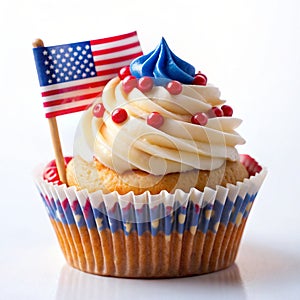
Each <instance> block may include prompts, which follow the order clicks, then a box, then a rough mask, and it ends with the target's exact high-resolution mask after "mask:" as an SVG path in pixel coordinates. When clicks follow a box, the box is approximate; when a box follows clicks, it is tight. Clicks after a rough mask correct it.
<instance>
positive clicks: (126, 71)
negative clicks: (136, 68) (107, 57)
mask: <svg viewBox="0 0 300 300" xmlns="http://www.w3.org/2000/svg"><path fill="white" fill-rule="evenodd" d="M118 75H119V78H120V79H121V80H123V79H124V78H125V77H127V76H129V75H131V72H130V66H126V67H123V68H121V69H120V71H119V74H118Z"/></svg>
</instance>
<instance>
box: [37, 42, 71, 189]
mask: <svg viewBox="0 0 300 300" xmlns="http://www.w3.org/2000/svg"><path fill="white" fill-rule="evenodd" d="M32 46H33V47H34V48H37V47H44V42H43V41H42V40H41V39H36V40H35V41H33V43H32ZM48 122H49V128H50V134H51V139H52V145H53V149H54V155H55V160H56V166H57V170H58V175H59V179H60V181H61V182H62V183H65V184H67V176H66V165H65V159H64V156H63V153H62V148H61V142H60V138H59V132H58V127H57V122H56V118H55V117H53V118H48Z"/></svg>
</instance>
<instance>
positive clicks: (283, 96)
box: [0, 0, 300, 299]
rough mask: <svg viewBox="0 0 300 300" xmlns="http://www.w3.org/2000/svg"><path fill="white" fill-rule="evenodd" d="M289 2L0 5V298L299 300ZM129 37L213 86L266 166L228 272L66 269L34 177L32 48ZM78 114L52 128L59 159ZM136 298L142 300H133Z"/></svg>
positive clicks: (296, 84)
mask: <svg viewBox="0 0 300 300" xmlns="http://www.w3.org/2000/svg"><path fill="white" fill-rule="evenodd" d="M298 3H299V2H298V1H297V0H285V1H279V0H273V1H272V0H270V1H267V0H260V1H259V0H252V1H238V0H229V1H217V0H212V1H200V0H194V1H182V0H181V1H179V0H172V1H169V0H167V1H162V0H151V1H141V0H140V1H133V0H127V1H122V0H119V1H118V0H107V1H101V0H100V1H99V0H98V1H91V0H85V1H79V0H67V1H62V0H51V1H50V0H27V1H22V0H10V1H2V2H1V4H0V33H1V47H0V54H1V55H0V60H1V65H0V87H1V97H0V101H1V106H0V128H1V143H0V184H1V200H0V201H1V207H0V213H1V217H0V237H1V239H0V299H120V298H122V299H134V298H135V297H136V299H154V298H155V299H168V298H170V299H199V298H200V297H209V298H210V299H222V298H226V299H268V298H271V299H283V298H284V297H285V298H288V299H299V298H300V296H299V295H300V284H299V281H300V253H299V251H300V234H299V231H300V230H299V228H300V221H299V219H300V214H299V210H300V199H299V192H298V190H299V184H300V180H299V167H300V154H299V153H300V143H299V141H298V139H299V122H298V121H299V119H300V104H299V103H300V41H299V38H300V5H299V4H298ZM132 30H137V31H138V34H139V38H140V42H141V45H142V48H143V50H144V52H145V53H147V52H148V51H150V50H152V49H153V48H154V47H155V46H156V45H157V44H158V42H159V41H160V38H161V36H164V37H165V38H166V40H167V42H168V44H169V46H170V48H171V49H172V50H173V51H174V52H175V53H176V54H177V55H178V56H179V57H181V58H183V59H185V60H187V61H189V62H190V63H192V64H193V65H194V66H195V67H196V68H197V69H199V70H201V71H202V72H203V73H205V74H206V75H207V76H208V79H209V81H210V82H211V83H214V84H215V85H217V86H218V87H220V89H221V91H222V95H223V98H224V99H226V100H227V101H228V104H229V105H231V106H232V107H233V108H234V114H235V116H239V117H241V118H242V119H243V124H242V126H241V127H240V129H239V132H240V133H241V134H242V135H243V137H245V138H246V140H247V144H246V145H244V146H242V147H240V148H239V150H240V152H241V153H249V154H251V155H252V156H254V157H255V158H256V159H257V160H258V161H259V162H260V163H261V164H263V165H265V166H267V167H268V170H269V173H268V177H267V179H266V181H265V184H264V185H263V188H262V189H261V191H260V193H259V195H258V197H257V200H256V202H255V204H254V207H253V209H252V212H251V214H250V219H249V222H248V223H247V227H246V231H245V235H244V237H243V240H242V246H241V248H240V252H239V255H238V259H237V261H236V265H234V266H233V267H232V268H230V269H228V270H226V271H221V272H218V273H214V274H210V275H205V276H197V277H192V278H185V279H174V280H151V281H144V280H138V281H137V280H126V279H114V278H103V277H98V276H92V275H88V274H84V273H81V272H79V271H76V270H73V269H72V268H70V267H68V266H67V265H66V264H65V262H64V259H63V257H62V254H61V252H60V249H59V246H58V243H57V241H56V238H55V236H54V233H53V230H52V228H51V226H50V222H49V221H48V219H47V215H46V212H45V209H44V207H43V205H42V202H41V200H40V199H39V195H38V193H37V191H36V189H35V186H34V183H33V178H32V172H33V170H34V168H35V167H36V166H37V165H39V164H40V163H41V162H46V161H48V160H50V159H52V157H53V153H52V147H51V142H50V138H49V130H48V124H47V120H46V119H45V118H44V112H43V109H42V104H41V98H40V94H39V86H38V81H37V75H36V71H35V66H34V61H33V55H32V51H31V42H32V40H33V39H34V38H37V37H40V38H42V39H43V40H44V42H45V44H46V45H55V44H61V43H68V42H77V41H83V40H90V39H97V38H101V37H106V36H111V35H118V34H122V33H126V32H129V31H132ZM79 116H80V114H74V115H71V116H64V117H61V118H59V120H58V121H59V127H60V130H61V137H62V143H63V149H64V153H65V154H72V139H73V133H74V129H75V127H76V124H77V121H78V118H79ZM142 295H144V296H143V298H142Z"/></svg>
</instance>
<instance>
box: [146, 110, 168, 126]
mask: <svg viewBox="0 0 300 300" xmlns="http://www.w3.org/2000/svg"><path fill="white" fill-rule="evenodd" d="M163 123H164V117H163V116H162V115H161V114H160V113H158V112H152V113H151V114H150V115H149V116H148V117H147V124H148V125H150V126H152V127H154V128H159V127H160V126H162V124H163Z"/></svg>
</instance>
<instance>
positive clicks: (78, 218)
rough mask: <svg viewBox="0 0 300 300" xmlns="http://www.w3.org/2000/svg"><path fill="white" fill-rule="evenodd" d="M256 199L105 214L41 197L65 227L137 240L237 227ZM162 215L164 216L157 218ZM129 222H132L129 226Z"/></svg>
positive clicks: (247, 197) (117, 209)
mask: <svg viewBox="0 0 300 300" xmlns="http://www.w3.org/2000/svg"><path fill="white" fill-rule="evenodd" d="M255 197H256V193H254V194H253V195H250V194H248V193H247V194H246V195H245V196H244V197H243V198H242V197H240V196H237V198H236V200H235V201H232V199H230V198H229V197H228V196H227V198H226V200H225V203H224V204H222V203H221V202H220V201H218V200H217V199H216V200H215V201H214V204H211V203H203V204H202V206H201V207H200V206H199V205H198V204H195V203H193V202H192V201H189V202H188V204H187V205H182V204H181V203H180V202H176V201H175V203H174V206H173V209H169V208H168V207H166V206H165V205H164V204H163V203H161V204H159V205H157V206H154V207H152V208H149V206H147V205H143V206H142V208H140V209H135V208H134V206H133V205H132V204H131V203H129V204H128V205H127V206H126V207H124V208H121V207H120V205H119V204H118V203H115V205H114V206H113V208H111V209H110V210H107V209H106V207H105V204H104V202H102V203H101V204H100V205H99V207H92V205H91V202H90V200H89V199H87V201H86V204H85V205H84V206H81V205H80V203H79V202H78V201H77V200H76V201H74V202H73V203H72V205H70V204H69V202H68V200H67V199H65V201H63V202H62V203H60V202H59V201H54V199H48V197H45V196H44V195H42V198H43V200H44V204H45V206H46V207H47V210H48V213H49V216H50V217H51V218H52V219H54V220H55V221H57V222H61V223H63V224H65V225H73V224H76V225H77V226H78V227H79V228H80V227H87V228H88V229H97V230H98V231H102V230H105V229H109V230H111V232H112V233H114V232H117V231H118V230H123V231H124V233H125V235H129V234H130V233H131V232H134V231H136V232H137V233H138V235H139V236H141V235H142V234H143V233H145V232H151V235H152V236H156V235H157V234H158V233H159V232H163V233H164V234H166V235H170V234H171V233H172V232H173V231H176V232H178V233H179V234H183V233H184V231H190V232H191V233H193V234H195V232H196V231H200V232H202V233H203V234H206V233H207V232H208V231H211V232H213V233H216V232H217V229H218V226H219V224H223V225H224V226H227V225H228V224H229V223H232V224H233V225H234V226H239V225H240V223H241V220H242V219H243V218H247V217H248V214H249V211H250V209H251V207H252V204H253V202H254V199H255ZM174 208H175V209H174ZM166 211H170V213H166ZM129 214H131V216H130V217H128V215H129ZM145 214H148V215H149V216H150V220H149V221H148V222H140V220H144V216H145ZM162 214H164V215H165V216H164V217H163V218H161V217H159V216H161V215H162ZM133 215H134V218H133ZM129 219H130V220H134V221H130V222H129V221H128V220H129Z"/></svg>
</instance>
